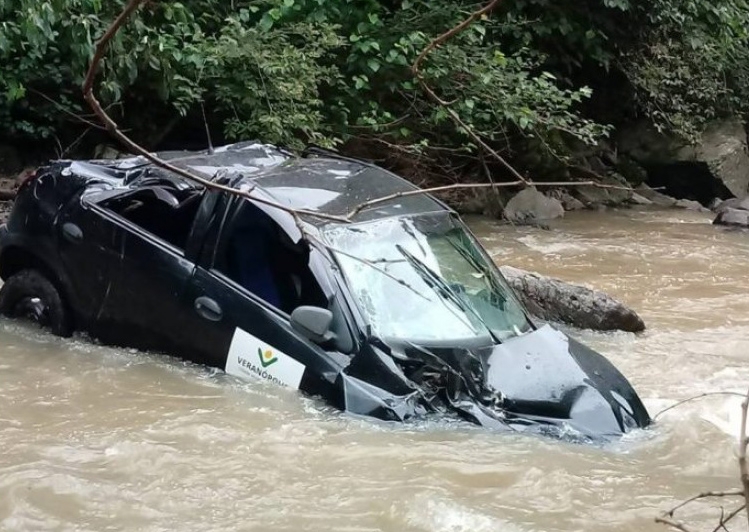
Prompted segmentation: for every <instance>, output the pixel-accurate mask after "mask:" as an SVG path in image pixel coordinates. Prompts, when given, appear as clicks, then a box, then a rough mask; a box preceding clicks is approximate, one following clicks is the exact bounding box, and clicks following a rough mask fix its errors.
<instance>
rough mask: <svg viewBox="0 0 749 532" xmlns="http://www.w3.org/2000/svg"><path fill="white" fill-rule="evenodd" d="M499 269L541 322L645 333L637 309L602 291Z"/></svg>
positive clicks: (536, 275)
mask: <svg viewBox="0 0 749 532" xmlns="http://www.w3.org/2000/svg"><path fill="white" fill-rule="evenodd" d="M500 270H501V271H502V274H503V275H504V276H505V278H506V279H507V281H508V282H509V283H510V285H511V286H512V287H513V288H514V289H515V292H516V293H517V295H518V296H519V297H520V299H521V300H522V302H523V303H524V304H525V306H526V307H527V308H528V310H529V311H530V312H531V314H533V315H534V316H536V317H538V318H540V319H542V320H547V321H553V322H557V323H566V324H568V325H572V326H573V327H578V328H581V329H593V330H596V331H614V330H621V331H628V332H640V331H643V330H645V323H644V322H643V321H642V319H641V318H640V317H639V316H638V315H637V313H636V312H635V311H634V310H632V309H630V308H629V307H627V306H626V305H624V304H623V303H621V302H619V301H617V300H616V299H614V298H612V297H610V296H608V295H606V294H604V293H603V292H599V291H597V290H591V289H590V288H585V287H584V286H579V285H574V284H570V283H565V282H564V281H560V280H559V279H553V278H551V277H545V276H543V275H539V274H537V273H532V272H527V271H525V270H520V269H517V268H513V267H511V266H502V267H501V268H500Z"/></svg>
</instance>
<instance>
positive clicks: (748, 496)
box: [653, 390, 749, 532]
mask: <svg viewBox="0 0 749 532" xmlns="http://www.w3.org/2000/svg"><path fill="white" fill-rule="evenodd" d="M708 395H741V396H742V397H743V398H744V401H743V402H742V403H741V429H740V434H739V449H738V461H739V471H740V473H741V475H740V476H741V485H742V489H740V490H733V491H706V492H704V493H700V494H699V495H695V496H694V497H691V498H689V499H687V500H685V501H684V502H682V503H680V504H678V505H676V506H674V507H673V508H671V509H670V510H669V511H667V512H664V513H663V514H662V515H660V516H658V517H656V518H655V522H656V523H661V524H664V525H668V526H670V527H672V528H674V529H676V530H681V532H692V530H691V529H690V528H689V527H687V525H685V524H684V523H682V522H680V521H675V520H674V519H673V517H674V514H675V513H676V511H677V510H679V509H680V508H683V507H684V506H686V505H688V504H690V503H692V502H694V501H696V500H698V499H706V498H717V497H741V498H743V499H744V504H742V505H741V506H739V507H738V508H736V509H735V510H733V511H732V512H731V513H730V514H728V515H727V516H726V515H725V512H724V510H723V509H722V508H721V516H720V520H719V522H718V525H717V526H716V527H715V528H714V529H713V532H718V530H720V529H723V530H727V529H726V524H727V523H728V522H729V521H731V520H732V519H733V518H734V517H736V516H737V515H738V514H739V513H741V511H742V510H744V511H745V513H746V515H747V521H748V522H749V511H746V510H747V509H749V470H748V469H747V454H746V453H747V445H749V438H748V437H747V417H749V414H748V412H749V390H748V391H747V393H746V395H743V394H737V393H735V392H711V393H706V394H702V395H698V396H695V397H690V398H689V399H685V400H684V401H680V402H678V403H676V404H675V405H672V406H670V407H669V408H667V409H665V410H662V411H661V412H659V414H662V413H663V412H665V411H666V410H669V409H670V408H675V407H677V406H680V405H683V404H684V403H686V402H687V401H691V400H693V399H698V398H700V397H705V396H708ZM655 417H658V416H657V415H656V416H655ZM653 419H655V418H653Z"/></svg>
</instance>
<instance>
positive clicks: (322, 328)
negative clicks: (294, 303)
mask: <svg viewBox="0 0 749 532" xmlns="http://www.w3.org/2000/svg"><path fill="white" fill-rule="evenodd" d="M332 323H333V313H332V312H331V311H329V310H328V309H325V308H320V307H311V306H303V307H297V308H295V309H294V312H292V313H291V326H292V327H293V328H294V330H296V331H297V332H299V333H301V334H303V335H304V336H306V337H307V338H309V339H310V340H312V341H313V342H315V343H318V344H321V343H325V342H329V341H331V340H333V339H335V333H333V331H331V330H330V325H331V324H332Z"/></svg>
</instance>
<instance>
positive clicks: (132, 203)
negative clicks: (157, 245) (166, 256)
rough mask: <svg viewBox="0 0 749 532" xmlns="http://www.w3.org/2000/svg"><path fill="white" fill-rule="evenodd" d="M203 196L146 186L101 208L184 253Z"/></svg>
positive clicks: (106, 203) (190, 192)
mask: <svg viewBox="0 0 749 532" xmlns="http://www.w3.org/2000/svg"><path fill="white" fill-rule="evenodd" d="M201 198H202V193H201V192H200V191H196V190H170V189H168V188H166V187H159V186H153V187H143V188H139V189H137V190H133V191H130V192H127V193H125V194H121V195H118V196H115V197H113V198H110V199H108V200H106V201H104V202H102V204H101V205H102V206H103V207H104V208H106V209H108V210H110V211H113V212H115V213H117V214H118V215H120V216H122V217H123V218H125V219H127V220H129V221H130V222H132V223H134V224H135V225H137V226H138V227H141V228H142V229H145V230H146V231H148V232H149V233H152V234H154V235H156V236H157V237H159V238H161V239H163V240H165V241H167V242H169V243H170V244H172V245H173V246H176V247H177V248H179V249H182V250H184V249H185V245H186V243H187V238H188V235H189V234H190V228H191V227H192V224H193V221H194V220H195V215H196V214H197V212H198V207H199V206H200V200H201Z"/></svg>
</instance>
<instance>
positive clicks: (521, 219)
mask: <svg viewBox="0 0 749 532" xmlns="http://www.w3.org/2000/svg"><path fill="white" fill-rule="evenodd" d="M504 216H505V218H507V220H509V221H511V222H514V223H520V224H523V223H534V222H538V221H542V220H553V219H554V218H559V217H561V216H564V207H562V202H560V201H559V200H558V199H554V198H549V197H547V196H544V195H543V194H541V193H540V192H539V191H538V190H537V189H536V187H528V188H525V189H523V190H521V191H520V192H518V193H517V194H516V195H515V196H513V198H512V199H511V200H510V201H509V202H507V205H506V206H505V212H504Z"/></svg>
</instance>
